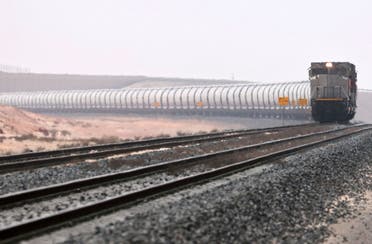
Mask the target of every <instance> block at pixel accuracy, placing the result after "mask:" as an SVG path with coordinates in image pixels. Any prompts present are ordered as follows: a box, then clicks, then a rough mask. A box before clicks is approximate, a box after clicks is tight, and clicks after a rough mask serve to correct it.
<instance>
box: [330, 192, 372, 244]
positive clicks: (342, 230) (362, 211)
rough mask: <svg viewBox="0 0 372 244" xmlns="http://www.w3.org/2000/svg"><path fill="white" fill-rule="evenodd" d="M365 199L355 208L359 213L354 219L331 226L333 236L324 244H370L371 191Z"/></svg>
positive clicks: (347, 219)
mask: <svg viewBox="0 0 372 244" xmlns="http://www.w3.org/2000/svg"><path fill="white" fill-rule="evenodd" d="M365 198H366V199H365V201H363V202H360V203H359V204H358V205H357V206H355V207H357V208H358V212H359V213H358V215H357V216H356V217H355V218H345V219H341V220H338V222H337V223H336V224H333V225H331V227H330V228H331V230H332V232H333V233H334V235H333V236H331V237H330V238H328V240H327V241H326V243H366V244H367V243H371V241H372V191H368V192H367V193H366V195H365Z"/></svg>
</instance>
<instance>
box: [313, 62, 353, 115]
mask: <svg viewBox="0 0 372 244" xmlns="http://www.w3.org/2000/svg"><path fill="white" fill-rule="evenodd" d="M309 78H310V93H311V94H310V96H311V114H312V117H313V119H314V120H315V121H319V122H331V121H338V122H347V121H349V120H351V119H353V118H354V115H355V111H356V96H357V85H356V82H357V73H356V71H355V65H354V64H352V63H349V62H317V63H311V67H310V69H309Z"/></svg>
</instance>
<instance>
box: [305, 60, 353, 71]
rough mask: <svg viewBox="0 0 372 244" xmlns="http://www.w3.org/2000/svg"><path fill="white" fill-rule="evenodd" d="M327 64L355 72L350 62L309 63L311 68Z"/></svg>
mask: <svg viewBox="0 0 372 244" xmlns="http://www.w3.org/2000/svg"><path fill="white" fill-rule="evenodd" d="M327 63H332V65H333V66H343V67H349V68H351V69H352V70H355V65H354V64H352V63H350V62H312V63H311V68H320V67H324V66H325V65H326V64H327Z"/></svg>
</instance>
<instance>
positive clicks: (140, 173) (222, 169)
mask: <svg viewBox="0 0 372 244" xmlns="http://www.w3.org/2000/svg"><path fill="white" fill-rule="evenodd" d="M368 130H372V126H370V125H355V126H350V127H346V128H342V129H332V130H328V131H322V132H315V133H309V134H306V135H300V136H294V137H289V138H282V139H278V140H273V141H268V142H264V143H259V144H255V145H249V146H245V147H239V148H235V149H229V150H223V151H219V152H214V153H210V154H204V155H199V156H194V157H189V158H185V159H179V160H173V161H169V162H164V163H160V164H156V165H151V166H147V167H142V168H137V169H133V170H130V171H126V172H120V173H115V174H110V175H103V176H99V177H93V178H89V179H83V180H77V181H73V182H67V183H63V184H58V185H53V186H48V187H43V188H39V189H33V190H28V191H24V192H18V193H13V194H8V195H5V196H2V197H0V206H1V208H2V209H6V208H12V207H13V206H19V205H21V204H24V203H28V204H30V202H35V201H49V200H48V199H50V197H52V196H56V195H58V197H60V195H61V194H71V192H73V191H76V189H79V191H86V190H87V189H90V188H94V187H97V186H102V185H107V184H118V182H123V181H130V180H133V179H138V178H143V177H148V176H150V175H155V174H160V173H164V172H167V173H168V174H174V173H175V172H179V171H185V170H186V171H187V170H190V169H192V167H195V166H198V167H199V168H200V167H201V168H202V169H201V170H200V169H199V171H200V172H197V173H195V172H194V173H191V174H190V173H189V175H186V176H181V177H178V178H177V177H175V178H174V179H173V180H169V181H167V182H165V183H159V184H156V185H153V186H150V187H143V188H141V189H138V190H135V191H131V192H128V193H124V194H120V195H117V196H113V197H108V198H106V199H104V200H99V201H97V202H94V203H89V204H86V205H84V206H79V207H77V208H73V209H67V210H63V211H60V212H57V213H54V214H51V215H48V216H42V217H40V218H36V219H32V220H29V221H25V222H22V223H20V224H17V225H12V226H8V227H6V228H3V229H1V230H0V240H4V241H14V240H16V239H22V238H27V237H29V236H31V235H34V234H35V233H42V232H44V231H46V230H50V229H53V228H57V227H58V226H61V225H64V224H65V223H70V222H71V221H79V220H82V219H85V218H90V217H92V216H97V215H101V214H104V213H105V212H108V211H113V210H115V209H118V208H121V207H123V206H130V205H131V204H133V203H136V202H139V201H142V200H144V199H148V198H152V197H155V196H158V195H162V194H166V193H170V192H174V191H176V190H179V189H182V188H185V187H189V186H192V185H195V184H200V183H203V182H206V181H209V180H212V179H215V178H218V177H223V176H226V175H229V174H233V173H236V172H239V171H241V170H245V169H249V168H252V167H255V166H258V165H260V164H263V163H266V162H268V161H271V160H274V159H277V158H278V157H281V156H283V155H288V154H291V153H295V152H298V151H300V150H304V149H308V148H311V147H314V146H318V145H320V144H323V143H327V142H331V141H334V140H337V139H341V138H344V137H348V136H351V135H354V134H358V133H362V132H365V131H368ZM20 233H22V234H21V235H20Z"/></svg>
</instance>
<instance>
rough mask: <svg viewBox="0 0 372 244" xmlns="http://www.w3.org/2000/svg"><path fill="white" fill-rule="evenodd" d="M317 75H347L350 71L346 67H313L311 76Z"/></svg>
mask: <svg viewBox="0 0 372 244" xmlns="http://www.w3.org/2000/svg"><path fill="white" fill-rule="evenodd" d="M315 75H342V76H347V75H348V71H347V69H346V68H345V67H332V68H329V69H327V68H312V69H311V70H310V76H315Z"/></svg>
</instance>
